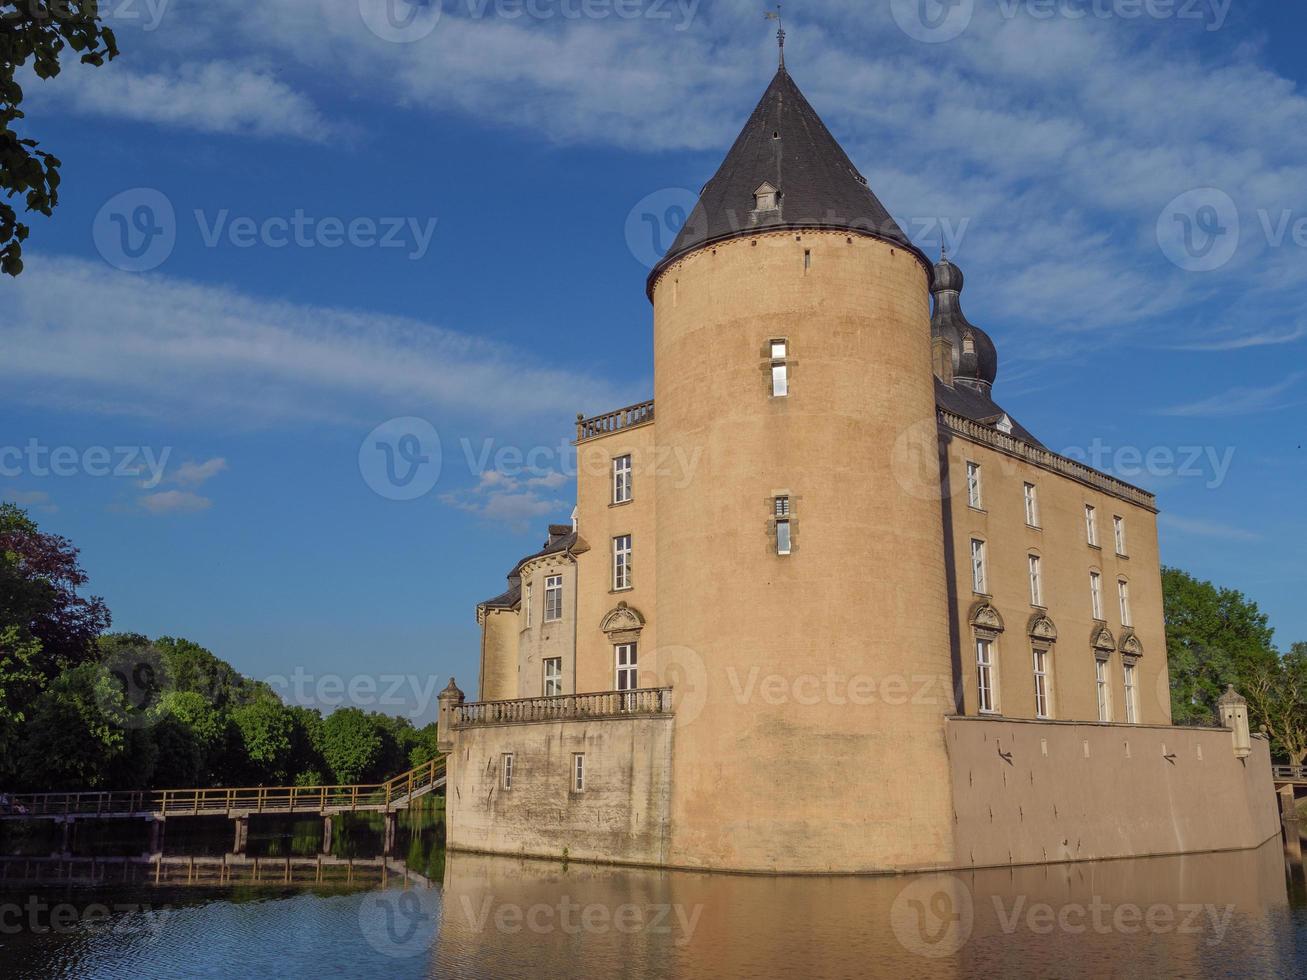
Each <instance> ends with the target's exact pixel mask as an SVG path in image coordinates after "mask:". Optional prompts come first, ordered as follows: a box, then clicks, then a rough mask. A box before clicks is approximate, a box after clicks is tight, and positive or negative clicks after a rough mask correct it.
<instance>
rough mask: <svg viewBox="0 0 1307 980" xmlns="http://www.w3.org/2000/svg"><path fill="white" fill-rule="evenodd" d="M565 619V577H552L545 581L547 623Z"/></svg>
mask: <svg viewBox="0 0 1307 980" xmlns="http://www.w3.org/2000/svg"><path fill="white" fill-rule="evenodd" d="M562 618H563V576H561V575H550V576H549V577H548V578H546V579H545V622H546V623H553V622H556V621H558V620H560V619H562Z"/></svg>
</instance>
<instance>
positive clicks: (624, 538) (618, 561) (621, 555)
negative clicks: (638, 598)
mask: <svg viewBox="0 0 1307 980" xmlns="http://www.w3.org/2000/svg"><path fill="white" fill-rule="evenodd" d="M630 587H631V536H630V535H629V534H623V535H620V536H618V537H616V538H613V588H614V589H615V590H617V589H629V588H630Z"/></svg>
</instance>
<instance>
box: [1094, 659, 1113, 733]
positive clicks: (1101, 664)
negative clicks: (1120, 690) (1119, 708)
mask: <svg viewBox="0 0 1307 980" xmlns="http://www.w3.org/2000/svg"><path fill="white" fill-rule="evenodd" d="M1094 684H1095V686H1096V687H1097V688H1098V720H1099V721H1111V720H1112V686H1111V684H1109V683H1108V677H1107V661H1106V660H1103V659H1102V658H1096V659H1095V660H1094Z"/></svg>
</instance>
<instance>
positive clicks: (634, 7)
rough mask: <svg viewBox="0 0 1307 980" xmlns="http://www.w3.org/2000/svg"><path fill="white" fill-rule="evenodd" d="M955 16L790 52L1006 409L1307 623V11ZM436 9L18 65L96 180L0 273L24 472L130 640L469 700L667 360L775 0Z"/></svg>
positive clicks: (792, 32)
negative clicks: (515, 571)
mask: <svg viewBox="0 0 1307 980" xmlns="http://www.w3.org/2000/svg"><path fill="white" fill-rule="evenodd" d="M387 2H392V3H398V4H399V7H398V8H397V13H398V18H397V19H396V18H395V17H391V18H390V19H387V16H386V11H385V9H384V8H385V6H386V3H387ZM924 2H925V7H924V12H925V16H924V17H922V16H921V10H920V9H919V8H918V4H917V2H916V0H912V2H908V0H903V2H900V0H892V2H890V0H885V2H875V3H867V2H865V0H847V2H846V0H837V2H826V3H817V2H815V0H814V2H810V3H806V4H802V5H800V4H793V5H790V7H791V9H790V10H788V11H787V16H786V28H787V30H788V32H789V41H788V45H787V52H788V61H789V65H790V69H791V72H792V74H793V75H794V76H795V79H796V80H797V81H798V83H799V85H800V86H801V87H802V88H803V89H804V91H805V93H806V94H807V95H808V97H809V99H810V100H811V101H812V102H813V104H814V105H815V106H816V108H817V109H818V111H819V112H820V113H821V114H822V115H823V117H824V118H825V119H826V121H827V123H828V125H829V126H830V127H831V128H832V130H833V131H834V132H835V134H836V136H837V137H838V138H839V139H840V140H841V141H842V142H843V144H844V146H845V147H846V149H847V150H848V151H849V153H850V155H851V156H852V157H853V159H854V160H855V162H856V163H857V164H858V166H859V167H860V169H861V170H862V171H863V172H864V173H865V174H866V175H867V177H868V179H869V181H870V183H871V186H872V187H873V189H874V190H875V191H876V192H877V194H878V196H879V197H880V198H881V199H882V201H883V202H884V203H885V204H886V205H887V207H888V208H889V209H890V211H891V212H892V213H893V214H895V215H896V217H898V218H899V220H900V223H901V224H902V225H903V226H904V228H905V229H906V230H907V231H908V232H909V233H910V234H912V235H913V237H914V238H916V240H917V241H918V242H919V243H920V244H921V245H922V246H923V247H924V248H926V249H927V250H928V251H930V252H932V253H934V252H937V251H938V249H939V246H940V244H941V242H945V243H947V244H949V246H950V251H951V253H952V255H953V256H954V257H955V259H956V261H957V262H958V264H959V265H961V266H962V268H963V269H964V270H965V271H966V273H967V289H966V293H965V294H964V302H965V304H966V308H967V311H968V314H969V316H970V317H971V318H972V319H973V320H974V321H975V322H977V323H979V324H982V325H983V326H984V327H985V328H986V329H988V330H989V331H990V333H991V334H992V335H993V336H994V338H995V340H996V342H997V344H998V347H999V353H1000V359H1001V369H1000V374H999V379H998V384H997V387H996V390H995V395H996V397H997V399H998V400H999V401H1000V403H1002V404H1003V405H1004V406H1005V407H1006V408H1008V409H1009V410H1010V411H1011V412H1012V413H1013V414H1014V415H1016V416H1017V417H1018V418H1020V419H1021V420H1022V421H1023V422H1024V423H1025V424H1026V425H1027V426H1028V427H1030V428H1031V429H1032V430H1033V431H1034V432H1035V433H1036V434H1038V435H1039V436H1040V438H1042V439H1043V440H1044V442H1045V443H1047V444H1048V445H1049V446H1050V447H1052V448H1054V449H1057V450H1059V451H1063V452H1066V453H1068V454H1070V455H1076V456H1079V457H1080V458H1085V459H1088V460H1089V461H1090V462H1095V463H1097V464H1098V465H1100V466H1102V467H1103V468H1106V469H1109V470H1111V471H1114V472H1116V473H1117V474H1118V475H1120V476H1122V477H1123V478H1125V479H1128V480H1130V481H1131V482H1135V483H1138V484H1141V485H1143V486H1146V487H1149V488H1150V489H1153V490H1156V491H1157V492H1158V493H1159V495H1160V503H1161V506H1162V508H1163V511H1164V517H1163V524H1162V549H1163V556H1164V560H1166V561H1167V562H1169V563H1171V564H1175V565H1178V566H1181V567H1183V568H1186V569H1188V570H1190V571H1192V572H1194V573H1195V574H1197V575H1200V576H1202V577H1208V578H1212V579H1215V580H1217V581H1219V582H1222V583H1224V584H1229V585H1232V586H1236V587H1238V588H1241V589H1243V590H1245V591H1246V592H1248V593H1249V594H1250V595H1252V596H1253V597H1254V598H1256V599H1257V600H1258V601H1259V602H1260V603H1261V604H1262V606H1263V608H1265V609H1266V610H1267V611H1268V612H1269V613H1270V614H1271V619H1272V624H1273V625H1274V626H1275V627H1276V628H1277V632H1278V637H1279V639H1280V641H1281V643H1282V644H1283V645H1285V646H1287V645H1288V644H1289V643H1290V642H1292V641H1294V640H1299V639H1307V611H1304V606H1303V603H1302V602H1301V599H1300V593H1301V590H1302V587H1303V584H1304V581H1303V580H1304V575H1303V560H1302V555H1301V549H1302V546H1303V542H1304V538H1305V534H1304V532H1305V531H1307V518H1305V517H1304V513H1303V507H1302V502H1303V491H1302V486H1303V483H1304V479H1305V478H1307V451H1304V449H1303V448H1302V445H1303V443H1304V435H1305V434H1304V431H1303V430H1304V424H1303V421H1304V418H1305V417H1307V412H1304V408H1305V407H1307V367H1304V365H1303V362H1304V355H1305V354H1307V318H1305V315H1304V314H1303V313H1302V312H1301V309H1300V308H1301V306H1302V300H1303V298H1304V295H1305V294H1307V280H1305V279H1304V275H1303V272H1304V259H1305V258H1307V252H1305V251H1304V247H1307V163H1305V162H1304V161H1305V160H1307V153H1305V152H1304V151H1305V150H1307V98H1304V96H1303V94H1302V93H1301V92H1300V84H1301V82H1302V80H1303V79H1302V74H1303V72H1304V63H1303V61H1302V59H1301V54H1300V51H1298V50H1297V44H1296V39H1299V38H1301V37H1302V33H1303V30H1304V28H1307V13H1304V12H1303V11H1301V10H1300V9H1299V5H1296V4H1285V3H1282V2H1271V0H1264V2H1259V0H1175V2H1174V3H1169V2H1166V0H1153V2H1150V3H1145V2H1144V0H1059V2H1057V3H1045V2H1041V0H1026V2H1017V0H994V2H992V3H989V2H984V3H975V4H972V3H969V2H967V0H955V2H954V4H953V5H952V6H948V7H942V6H940V5H938V4H937V3H936V0H924ZM404 3H405V0H268V2H265V3H263V4H258V5H250V4H247V3H243V2H240V3H238V2H236V0H168V2H163V0H106V2H105V3H104V7H105V8H106V9H107V11H108V16H109V18H110V21H111V23H113V25H114V26H115V28H116V29H117V31H118V33H119V37H120V46H121V48H122V49H123V52H124V54H123V57H121V58H120V59H119V60H118V61H116V62H114V63H113V64H111V65H110V66H108V67H106V68H104V69H99V70H96V69H90V68H86V69H79V68H74V69H72V70H69V71H67V72H66V73H65V75H64V76H62V77H61V78H59V79H57V80H55V81H52V82H47V83H43V82H39V81H37V80H36V79H35V78H30V77H29V79H28V86H27V88H28V101H29V116H30V118H29V120H28V123H27V132H28V134H29V135H32V136H34V137H36V138H38V139H40V140H41V141H42V143H43V144H44V146H45V147H46V148H48V149H49V150H51V151H52V152H55V153H56V154H57V155H58V156H59V157H60V158H61V159H62V160H63V161H64V167H63V177H64V184H63V187H62V189H61V197H62V202H61V205H60V208H59V210H58V212H57V214H56V216H55V217H54V218H53V219H50V220H45V219H40V218H37V219H36V220H35V221H34V222H33V237H32V240H31V242H30V244H29V246H28V248H27V249H26V259H27V271H26V272H25V273H24V274H23V276H22V277H21V278H19V279H18V280H16V281H6V282H4V283H2V284H0V290H2V291H3V295H4V297H5V302H4V307H3V309H4V315H3V317H2V318H0V341H2V342H3V350H4V360H5V364H6V368H7V370H6V372H5V375H6V384H5V385H4V386H3V390H0V401H2V404H3V419H4V426H3V430H0V447H5V448H6V449H7V450H10V451H9V452H8V455H6V456H4V457H3V458H2V459H0V463H3V465H4V470H3V475H0V495H3V496H4V497H5V498H7V499H18V500H20V501H22V502H24V503H25V504H27V505H28V506H29V507H30V508H31V510H32V513H33V515H34V516H35V517H36V518H37V519H38V520H39V521H40V522H41V523H42V524H43V525H44V526H45V527H47V528H49V529H51V530H54V531H57V532H59V533H62V534H66V535H68V536H69V537H71V538H72V539H73V540H74V541H75V542H76V543H77V544H79V545H80V546H81V547H82V549H83V559H84V563H85V565H86V567H87V569H88V570H89V572H90V573H91V576H92V580H93V586H94V590H95V591H96V592H98V593H101V594H103V595H104V596H105V597H106V599H107V600H108V602H109V604H110V607H111V608H112V610H113V612H114V618H115V627H116V628H120V629H127V630H136V631H140V632H145V633H149V634H175V635H185V636H188V637H190V638H192V639H194V640H196V641H198V642H200V643H203V644H205V645H206V646H208V647H210V648H212V649H213V650H215V651H216V652H217V653H218V654H220V655H221V656H223V657H225V658H226V659H228V660H230V661H231V662H232V663H233V664H235V665H236V666H237V667H238V668H240V669H241V670H243V671H245V672H247V673H250V674H252V675H254V676H259V677H290V676H293V675H294V674H295V672H296V671H297V670H298V671H299V672H300V674H301V675H302V676H303V675H307V676H309V677H310V678H318V677H322V676H339V677H341V678H344V679H349V678H352V677H354V676H356V675H368V676H373V677H376V676H379V675H386V676H389V675H397V676H404V675H414V676H415V677H417V678H421V679H422V680H421V683H420V684H419V686H422V685H424V684H425V683H426V680H425V679H426V678H428V677H439V679H440V683H441V684H443V683H444V680H445V679H446V678H447V677H448V675H450V674H456V675H457V676H458V677H459V678H460V681H461V683H462V684H463V687H464V689H465V690H469V691H471V690H473V689H474V687H475V676H476V660H477V629H476V625H475V620H474V607H475V604H476V602H477V601H479V600H481V599H484V598H486V597H488V596H491V595H493V594H495V593H497V592H499V591H500V590H501V589H502V588H503V581H504V574H505V573H506V571H507V570H508V568H509V567H510V566H511V565H512V564H513V562H514V561H515V560H516V559H517V558H518V557H520V556H521V555H522V554H524V553H526V552H528V551H530V550H534V548H535V547H537V546H538V545H539V543H540V540H541V539H542V537H543V534H544V526H545V525H546V524H547V523H549V522H550V521H559V520H566V519H567V518H568V516H569V514H570V511H571V507H572V501H573V496H574V486H575V485H574V482H573V481H572V479H571V476H570V467H569V465H568V460H567V451H566V443H567V440H568V439H569V438H570V436H571V434H572V432H573V428H572V422H573V420H574V418H575V415H576V413H577V412H584V413H587V414H597V413H599V412H602V411H606V410H608V409H611V408H616V407H620V406H622V405H625V404H629V403H631V402H634V401H639V400H642V399H643V398H646V397H649V395H650V393H651V391H652V361H651V350H650V339H651V338H650V331H651V317H650V310H649V306H648V303H647V300H646V299H645V296H644V279H645V276H646V274H647V271H648V264H649V263H650V262H651V261H652V256H654V255H655V254H656V253H657V251H658V246H659V244H660V243H661V244H662V245H665V244H666V243H667V242H668V241H670V235H671V234H672V233H674V227H669V225H674V224H675V215H676V214H677V213H678V212H677V208H678V207H683V206H685V204H686V203H688V202H689V201H692V200H693V195H692V194H691V193H690V190H689V189H693V188H698V187H699V186H700V185H701V184H702V183H703V182H704V181H706V180H707V178H708V177H709V176H711V174H712V172H713V170H714V169H715V167H716V165H717V163H718V162H720V159H721V157H722V156H723V155H724V153H725V150H726V149H727V147H728V146H729V144H730V142H731V140H732V139H733V138H734V137H735V135H736V133H737V132H738V130H739V127H740V126H741V125H742V123H743V121H744V119H745V118H746V117H747V115H748V113H749V111H750V110H751V109H752V107H753V105H754V104H755V102H756V101H757V99H758V97H759V96H760V95H761V93H762V91H763V89H764V88H765V86H766V84H767V82H768V80H769V78H770V75H771V73H772V71H773V70H774V64H775V41H774V39H773V37H772V34H771V31H772V26H771V25H768V24H767V23H766V22H765V21H764V20H763V18H762V13H763V9H764V5H763V4H760V3H756V2H721V0H719V2H707V0H704V2H700V3H694V2H691V0H683V2H681V3H677V2H675V0H673V2H666V3H665V2H663V0H638V2H637V0H622V2H613V3H610V2H607V0H591V2H590V3H588V4H583V3H581V2H580V0H533V2H532V4H530V5H525V4H516V3H514V2H513V0H488V2H485V3H483V2H482V0H444V4H443V7H441V8H440V10H439V16H438V17H436V16H435V15H434V9H435V8H432V7H430V6H426V7H425V9H419V10H417V11H410V10H406V9H405V8H404ZM605 12H606V13H607V16H599V15H600V14H602V13H605ZM1081 14H1086V16H1080V15H1081ZM410 15H412V16H411V17H410ZM396 25H398V26H396ZM142 208H148V210H142ZM197 212H198V214H197ZM170 215H171V216H170ZM646 216H652V217H646ZM1298 222H1303V224H1302V226H1301V227H1299V225H1298ZM296 225H298V227H299V231H298V233H297V232H296V230H295V229H296ZM1186 230H1187V232H1188V238H1187V239H1186V238H1185V237H1184V236H1185V234H1186ZM124 235H125V236H126V237H124ZM124 245H126V248H124ZM137 270H139V271H137ZM408 417H413V418H419V419H423V420H426V421H427V422H429V423H430V425H431V427H432V429H433V430H434V431H435V433H437V434H438V439H439V449H438V450H435V447H434V444H433V443H432V442H431V440H430V439H427V440H425V441H424V440H422V439H419V440H417V441H416V442H404V443H402V444H401V443H400V442H399V441H394V445H395V447H396V451H397V452H398V454H399V455H398V456H397V458H396V461H395V465H396V466H397V467H398V469H397V470H396V473H397V474H399V473H403V472H404V471H405V468H406V467H409V466H411V462H409V461H410V460H412V459H414V458H416V456H426V457H428V458H433V459H434V458H435V456H436V455H437V453H438V456H439V460H440V466H439V473H438V477H437V475H436V473H435V467H434V465H433V464H420V467H421V466H425V469H424V470H423V471H422V472H421V474H420V475H419V476H418V479H417V481H416V483H413V484H407V485H405V486H403V487H399V488H397V486H398V485H397V484H396V483H394V482H393V481H392V482H388V478H387V477H386V476H385V467H384V462H385V461H384V459H382V458H381V457H380V456H379V455H378V453H376V452H373V453H372V454H371V456H369V455H368V453H367V450H366V448H365V452H364V456H363V458H362V459H361V456H360V447H361V446H362V447H366V446H373V447H375V444H376V438H375V437H374V438H372V439H369V433H371V432H373V430H374V429H376V428H377V427H378V426H383V425H384V424H385V423H387V422H388V421H389V420H392V419H396V418H408ZM397 431H399V430H397V429H395V428H394V427H392V428H390V429H386V430H383V434H385V433H390V434H392V435H393V434H394V433H395V432H397ZM392 441H393V440H392ZM30 447H35V450H32V449H30ZM95 447H104V449H105V450H106V451H107V455H108V460H107V461H106V460H105V459H104V458H103V455H102V454H100V453H99V451H98V450H96V448H95ZM119 447H123V451H122V452H119V451H118V448H119ZM56 450H60V451H61V454H60V456H59V460H60V465H58V466H53V465H52V459H51V457H50V455H49V454H50V453H51V452H54V451H56ZM433 450H434V451H433ZM88 451H90V452H88ZM147 451H148V453H149V454H150V455H148V456H147V455H146V452H147ZM129 453H130V454H132V458H131V459H128V458H127V457H128V455H129ZM414 454H416V456H415V455H414ZM527 456H529V457H530V463H529V464H527V463H525V461H523V462H521V463H519V462H518V459H519V457H523V458H524V457H527ZM1143 459H1148V460H1149V461H1150V462H1149V463H1148V464H1147V465H1144V464H1143V463H1142V462H1141V460H1143ZM151 460H153V461H154V464H155V465H154V469H153V470H152V469H151V468H150V466H148V465H144V464H146V463H147V462H149V461H151ZM160 461H162V465H161V466H160V465H159V463H160ZM106 471H108V472H106ZM115 471H119V472H118V475H115ZM415 472H416V471H415ZM374 486H380V489H381V492H380V493H379V492H377V490H375V489H374ZM421 491H425V492H421ZM419 492H421V494H420V495H418V496H415V497H414V499H408V500H404V499H395V498H396V497H397V496H410V495H413V494H417V493H419ZM315 690H316V689H315ZM318 693H319V694H320V692H318ZM314 697H317V694H315V695H314ZM300 699H301V700H303V698H300ZM309 700H314V698H309ZM318 700H321V699H320V698H318ZM419 700H421V699H419ZM381 706H382V707H385V706H387V705H385V704H382V705H381ZM391 707H392V710H400V709H398V708H395V707H394V706H393V705H392V706H391Z"/></svg>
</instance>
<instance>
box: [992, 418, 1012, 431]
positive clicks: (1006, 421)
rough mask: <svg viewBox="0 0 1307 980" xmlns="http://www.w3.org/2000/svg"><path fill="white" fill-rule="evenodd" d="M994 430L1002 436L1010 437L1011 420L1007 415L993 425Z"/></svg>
mask: <svg viewBox="0 0 1307 980" xmlns="http://www.w3.org/2000/svg"><path fill="white" fill-rule="evenodd" d="M994 428H996V429H998V431H999V432H1001V433H1003V435H1005V436H1010V435H1011V434H1012V419H1011V418H1010V417H1008V416H1007V415H1004V416H1003V417H1002V418H1001V419H999V420H998V421H997V422H995V423H994Z"/></svg>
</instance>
